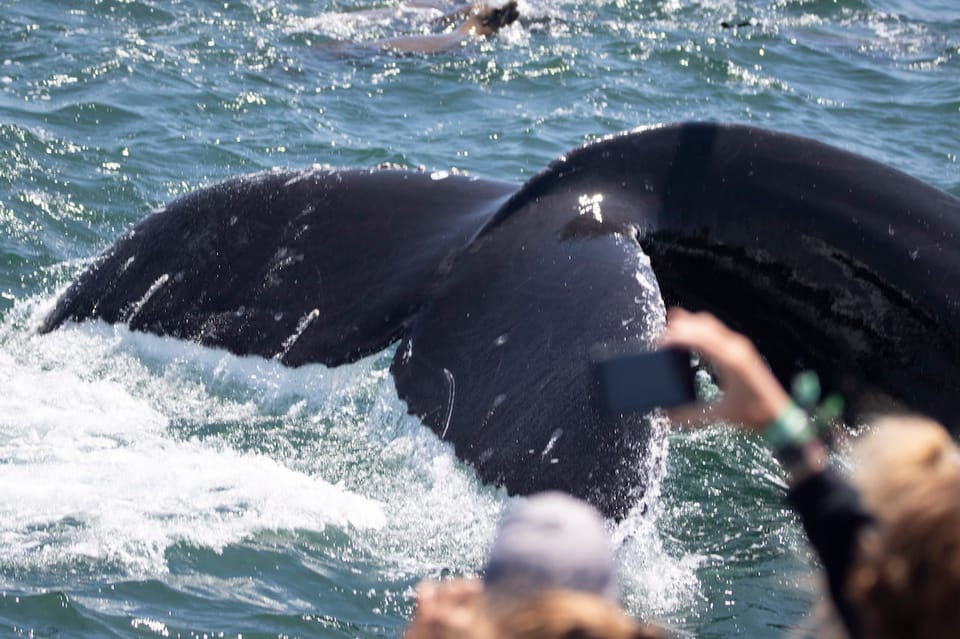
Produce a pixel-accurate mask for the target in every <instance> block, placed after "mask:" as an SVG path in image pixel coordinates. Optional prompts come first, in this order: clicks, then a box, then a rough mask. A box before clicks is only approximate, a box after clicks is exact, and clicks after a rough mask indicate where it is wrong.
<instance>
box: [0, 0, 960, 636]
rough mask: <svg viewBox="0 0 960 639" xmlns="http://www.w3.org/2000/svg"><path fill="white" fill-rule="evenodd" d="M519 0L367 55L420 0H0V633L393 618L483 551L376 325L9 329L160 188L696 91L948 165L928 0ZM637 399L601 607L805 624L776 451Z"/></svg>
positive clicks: (947, 94) (950, 77) (719, 115)
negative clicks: (323, 351)
mask: <svg viewBox="0 0 960 639" xmlns="http://www.w3.org/2000/svg"><path fill="white" fill-rule="evenodd" d="M371 9H376V10H377V11H374V12H368V11H366V10H371ZM520 11H521V14H522V18H521V21H520V23H518V24H515V25H512V26H510V27H509V28H507V29H505V30H504V31H503V32H501V34H500V35H499V36H498V37H496V38H493V39H490V40H488V41H485V42H482V43H470V44H467V45H466V46H464V47H462V48H460V49H458V50H455V51H451V52H446V53H440V54H435V55H395V54H390V53H385V52H382V51H378V50H376V49H375V48H373V47H370V46H365V45H363V43H365V42H369V41H371V40H374V39H377V38H383V37H391V36H394V35H397V34H401V33H416V32H420V30H422V29H425V28H427V27H426V26H425V25H427V24H428V23H429V21H430V20H431V19H432V18H434V17H436V15H437V13H436V12H435V11H431V10H428V9H415V8H409V7H402V6H399V5H397V4H395V3H394V2H393V1H392V0H388V1H387V2H379V1H378V0H342V1H340V2H307V1H305V0H295V1H289V2H279V1H275V0H217V1H215V2H214V1H212V0H210V1H204V0H179V1H175V0H171V1H166V2H160V1H150V0H88V1H85V2H78V1H58V2H54V1H51V0H30V1H29V2H27V1H26V0H22V1H15V0H0V637H3V638H6V637H33V638H40V637H57V638H74V637H76V638H100V637H243V638H245V639H249V638H250V637H258V638H267V637H360V638H369V637H379V636H386V637H396V636H398V635H399V634H400V633H401V632H402V630H403V628H404V626H405V624H406V622H407V620H408V619H409V617H410V614H411V612H412V608H413V587H414V586H415V584H416V583H417V581H419V580H420V579H422V578H425V577H430V578H436V577H441V576H446V575H458V574H472V573H475V572H476V571H478V570H479V568H480V567H481V566H482V562H483V558H484V552H485V550H486V547H487V545H488V544H489V542H490V540H491V537H492V534H493V531H494V526H495V523H496V521H497V518H498V516H499V515H500V513H501V511H502V509H503V508H504V507H505V506H507V505H508V504H509V503H510V501H511V498H510V497H508V496H507V495H506V494H505V493H504V492H503V491H502V490H498V489H496V488H493V487H490V486H485V485H482V484H480V483H479V482H478V481H477V480H476V478H475V477H474V476H473V474H472V473H471V471H470V469H469V468H467V467H465V466H464V465H463V464H461V463H459V462H458V461H457V459H456V458H455V457H454V456H453V454H452V451H451V449H450V447H448V446H447V445H445V444H443V443H441V442H440V441H439V440H438V439H437V438H436V437H435V436H434V435H433V434H432V433H431V432H430V431H429V430H428V429H426V428H424V427H423V426H422V425H421V424H420V423H419V422H418V420H417V419H416V418H413V417H410V416H408V415H407V414H406V409H405V406H404V404H403V403H402V402H401V401H399V400H398V398H397V395H396V392H395V390H394V387H393V382H392V379H391V378H390V376H389V373H388V371H387V368H388V365H389V361H390V357H391V353H390V352H389V351H387V352H384V353H380V354H378V355H375V356H372V357H370V358H367V359H365V360H363V361H360V362H358V363H356V364H353V365H349V366H344V367H341V368H337V369H333V370H331V369H326V368H324V367H322V366H305V367H302V368H299V369H296V370H292V369H286V368H283V367H282V366H279V365H278V364H277V363H276V362H273V361H266V360H262V359H257V358H239V357H235V356H232V355H229V354H226V353H224V352H220V351H215V350H211V349H205V348H201V347H198V346H195V345H192V344H187V343H183V342H178V341H175V340H171V339H164V338H157V337H154V336H149V335H142V334H136V333H131V332H130V331H127V330H125V329H122V328H116V327H111V326H107V325H105V324H96V323H90V324H83V325H79V326H77V325H73V326H68V327H65V328H64V329H62V330H59V331H56V332H54V333H52V334H49V335H44V336H39V335H37V334H36V332H35V327H36V325H37V322H38V321H39V319H40V318H41V317H43V315H44V314H45V313H46V312H47V311H48V310H49V309H50V308H51V306H52V304H53V301H54V300H55V298H56V296H57V294H58V293H59V292H61V291H62V290H63V288H64V287H65V286H66V285H67V284H68V283H69V282H70V281H71V280H72V279H73V278H74V277H75V276H76V275H77V274H78V273H80V272H81V271H82V270H83V269H84V268H85V266H86V265H87V264H89V263H90V261H91V260H92V259H93V258H94V257H95V256H96V255H97V254H98V253H99V252H101V251H102V250H104V249H105V248H106V247H108V246H109V245H110V244H111V243H112V241H113V240H114V239H115V238H116V237H117V236H118V235H119V234H120V233H121V232H122V231H123V230H124V229H126V228H127V227H129V226H130V225H131V224H132V223H134V222H135V221H137V220H139V219H140V218H142V217H143V216H145V215H146V214H147V213H148V212H149V211H151V210H152V209H154V208H156V207H158V206H160V205H162V204H163V203H164V202H167V201H169V200H171V199H173V198H174V197H176V196H178V195H181V194H183V193H186V192H188V191H190V190H192V189H195V188H197V187H199V186H203V185H207V184H211V183H214V182H216V181H219V180H221V179H225V178H227V177H231V176H235V175H239V174H243V173H250V172H255V171H259V170H263V169H268V168H273V167H288V168H300V167H306V166H310V165H312V164H317V163H319V164H331V165H334V166H344V167H347V166H350V167H356V166H361V167H366V166H374V165H377V164H379V163H382V162H392V163H398V164H405V165H409V166H412V167H416V166H421V165H422V166H424V167H428V168H429V169H436V170H449V169H450V168H453V167H455V168H457V169H459V170H461V171H467V172H469V173H470V174H473V175H477V176H482V177H489V178H496V179H503V180H511V181H515V182H517V183H520V182H522V181H523V180H525V179H527V178H528V177H530V176H531V175H533V174H535V173H536V172H537V171H539V170H540V169H541V168H542V167H544V166H545V165H546V164H547V163H548V162H549V161H550V160H552V159H553V158H555V157H556V156H558V155H561V154H563V153H564V152H566V151H567V150H569V149H571V148H573V147H576V146H578V145H580V144H583V143H585V142H589V141H591V140H595V139H597V138H600V137H603V136H606V135H609V134H611V133H614V132H618V131H621V130H625V129H632V128H635V127H639V126H647V125H652V124H657V123H663V122H673V121H681V120H694V119H696V120H711V121H727V122H739V123H748V124H753V125H759V126H765V127H770V128H774V129H779V130H782V131H788V132H791V133H796V134H801V135H805V136H809V137H813V138H816V139H819V140H821V141H824V142H828V143H831V144H834V145H837V146H840V147H842V148H845V149H848V150H851V151H854V152H857V153H861V154H863V155H866V156H868V157H871V158H873V159H876V160H880V161H882V162H886V163H888V164H890V165H892V166H894V167H897V168H899V169H901V170H903V171H906V172H908V173H910V174H912V175H914V176H915V177H918V178H920V179H922V180H924V181H926V182H928V183H930V184H932V185H935V186H937V187H940V188H942V189H945V190H947V191H949V192H951V193H953V194H955V195H960V163H958V159H957V155H958V153H960V5H958V4H957V3H956V2H955V0H837V1H834V0H770V1H764V2H761V1H751V2H747V1H743V0H702V1H699V2H696V1H687V0H594V1H592V2H583V3H575V2H570V1H568V0H560V1H556V2H549V1H546V0H520ZM723 22H727V23H734V24H739V23H742V22H749V24H748V25H746V26H739V27H733V28H724V27H722V26H721V23H723ZM361 294H362V292H361ZM659 428H660V429H661V432H660V433H659V434H658V435H657V438H658V439H657V441H658V442H659V446H660V447H661V449H662V450H661V452H662V453H663V454H664V455H663V459H664V461H663V462H662V463H661V464H658V465H654V466H652V467H651V468H650V469H649V470H650V472H651V473H652V475H653V476H654V482H653V488H652V489H651V490H650V491H649V492H648V494H647V496H646V497H645V498H644V499H645V503H644V504H642V505H640V506H642V507H639V508H638V509H637V513H636V514H635V515H634V516H632V517H630V518H628V519H626V520H625V521H623V522H620V523H619V524H614V523H612V522H611V523H610V525H609V528H610V536H611V541H612V542H613V543H614V544H615V547H616V548H617V555H618V560H619V564H620V569H621V573H622V581H623V592H624V602H625V604H626V605H627V607H628V608H629V609H630V610H631V611H632V612H634V613H636V614H637V615H640V616H642V617H645V618H656V619H660V620H662V621H663V622H664V623H666V624H668V625H669V626H670V627H671V628H673V629H674V631H675V632H676V633H677V634H679V635H681V636H697V637H718V638H719V637H740V636H746V637H778V636H805V635H806V634H807V633H808V632H809V629H810V627H811V621H810V616H811V615H810V611H811V608H812V607H814V606H815V605H816V604H817V602H818V601H819V599H820V598H819V595H818V594H817V587H816V586H817V582H816V579H815V572H814V568H813V564H812V560H811V557H810V554H809V552H808V551H807V549H806V548H805V546H804V542H803V539H802V536H801V535H800V533H799V531H798V529H797V526H796V522H795V520H794V518H793V516H792V514H791V513H790V511H789V510H788V509H786V508H785V507H784V505H783V502H782V492H783V476H782V473H781V471H780V469H779V468H778V467H777V466H776V464H775V463H774V462H772V461H771V460H770V458H769V456H768V455H767V454H766V453H765V452H764V451H763V450H762V449H761V448H760V447H759V446H758V445H757V443H756V442H754V441H752V440H750V439H748V438H745V437H742V436H739V435H736V434H734V433H731V432H730V431H728V430H726V429H724V428H722V427H715V428H709V429H706V430H704V431H699V432H672V433H668V432H667V429H666V426H665V425H662V424H661V425H660V426H659ZM641 511H643V514H640V512H641Z"/></svg>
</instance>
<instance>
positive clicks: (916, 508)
mask: <svg viewBox="0 0 960 639" xmlns="http://www.w3.org/2000/svg"><path fill="white" fill-rule="evenodd" d="M885 511H886V512H885V513H884V514H883V515H882V516H881V525H880V527H879V528H878V530H877V532H876V533H873V534H868V535H867V536H865V538H864V539H863V540H862V549H861V555H860V559H859V561H858V562H857V564H856V566H855V568H854V570H853V571H852V573H851V575H850V579H849V581H848V584H847V590H848V595H849V597H850V601H851V602H852V603H853V605H854V606H855V607H856V609H857V610H858V613H859V616H860V622H861V626H862V630H863V633H862V634H863V636H865V637H870V638H871V639H903V638H907V637H910V638H918V639H925V638H928V639H935V638H939V637H949V636H955V635H956V633H957V630H958V629H960V467H954V468H951V469H946V470H942V471H940V472H937V473H935V474H932V475H931V476H930V477H928V478H927V479H926V480H924V481H922V482H920V484H918V485H917V486H914V487H913V488H912V489H911V490H910V491H909V494H906V493H904V494H903V495H901V498H900V499H898V500H897V501H896V502H894V503H891V504H889V505H888V506H887V507H886V508H885Z"/></svg>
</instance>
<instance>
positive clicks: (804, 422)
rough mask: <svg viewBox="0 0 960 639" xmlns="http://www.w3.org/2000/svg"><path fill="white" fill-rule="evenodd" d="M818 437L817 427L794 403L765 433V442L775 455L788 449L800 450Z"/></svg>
mask: <svg viewBox="0 0 960 639" xmlns="http://www.w3.org/2000/svg"><path fill="white" fill-rule="evenodd" d="M816 436H817V429H816V427H815V426H814V425H813V423H812V422H811V421H810V419H809V418H808V417H807V414H806V413H805V412H804V411H803V409H801V408H800V407H799V406H797V404H796V403H795V402H793V401H791V402H790V403H789V404H788V405H787V407H786V408H784V409H783V412H781V413H780V416H779V417H777V418H776V419H775V420H773V423H771V424H770V425H769V426H767V427H766V429H764V431H763V440H764V441H765V442H766V444H767V446H768V447H770V449H771V450H773V452H774V454H777V453H779V451H782V450H785V449H788V448H799V447H801V446H803V445H805V444H808V443H810V442H811V441H813V440H814V439H815V438H816Z"/></svg>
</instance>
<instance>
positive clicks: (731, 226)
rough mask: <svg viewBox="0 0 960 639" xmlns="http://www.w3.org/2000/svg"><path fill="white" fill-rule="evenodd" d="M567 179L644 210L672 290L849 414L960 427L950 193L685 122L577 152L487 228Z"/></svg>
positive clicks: (785, 377)
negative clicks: (807, 379) (832, 396)
mask: <svg viewBox="0 0 960 639" xmlns="http://www.w3.org/2000/svg"><path fill="white" fill-rule="evenodd" d="M558 189H563V190H566V191H569V192H570V193H571V194H572V195H571V197H575V196H576V194H578V193H592V194H594V196H593V197H595V198H602V200H603V204H604V206H605V207H606V209H607V210H608V212H609V214H608V215H607V223H608V224H610V225H613V226H615V225H629V224H633V225H635V228H636V229H637V233H638V235H639V238H640V239H639V241H640V244H641V246H642V247H643V250H644V251H645V252H646V253H647V254H649V256H650V259H651V261H652V265H653V270H654V272H655V273H656V276H657V280H658V282H659V284H660V288H661V291H662V292H663V296H664V299H665V302H666V303H667V304H668V305H672V304H680V305H684V306H687V307H690V308H694V309H706V310H709V311H711V312H713V313H715V314H716V315H718V316H719V317H720V318H721V319H723V320H724V321H726V322H727V323H729V324H731V325H732V326H733V327H734V328H736V329H737V330H740V331H742V332H744V333H746V334H748V335H749V336H750V337H751V338H753V339H754V340H755V341H756V342H757V343H758V346H759V347H760V349H761V351H762V352H763V353H764V354H765V356H766V357H767V358H768V360H769V362H770V364H771V366H772V368H773V369H774V372H775V373H777V375H778V377H779V378H780V379H781V381H783V382H784V383H789V381H790V379H791V378H792V377H793V375H794V374H795V373H796V372H798V371H799V370H802V369H805V368H811V369H813V370H816V371H818V372H819V373H820V375H821V377H822V379H823V381H825V383H826V385H827V386H828V387H829V389H830V390H836V391H839V392H841V393H843V394H844V395H845V396H846V397H847V399H848V402H849V404H850V407H851V411H850V417H851V418H852V419H858V418H861V417H863V416H864V415H866V414H868V413H872V412H876V411H886V410H891V409H894V410H912V411H921V412H925V413H927V414H931V415H933V416H935V417H937V418H938V419H940V420H941V421H943V422H944V423H945V424H947V425H948V426H949V427H950V428H951V429H952V430H954V431H956V430H957V429H958V428H960V411H958V408H960V406H958V400H957V399H955V398H956V397H958V393H957V391H960V379H958V363H960V242H958V239H960V200H958V199H957V198H956V197H954V196H952V195H950V194H948V193H945V192H943V191H940V190H938V189H935V188H933V187H931V186H929V185H927V184H924V183H922V182H920V181H919V180H916V179H914V178H912V177H910V176H909V175H907V174H905V173H902V172H900V171H897V170H895V169H893V168H891V167H889V166H886V165H883V164H880V163H878V162H875V161H872V160H870V159H868V158H864V157H862V156H859V155H855V154H852V153H849V152H846V151H843V150H841V149H837V148H835V147H831V146H829V145H825V144H822V143H819V142H817V141H814V140H810V139H807V138H802V137H797V136H792V135H787V134H783V133H778V132H774V131H768V130H764V129H758V128H754V127H746V126H736V125H719V124H706V123H691V124H677V125H671V126H664V127H657V128H653V129H649V130H645V131H639V132H633V133H629V134H625V135H620V136H615V137H613V138H609V139H606V140H603V141H601V142H599V143H595V144H591V145H587V146H585V147H582V148H580V149H578V150H576V151H574V152H572V153H570V154H568V155H567V156H565V157H563V158H561V159H559V160H557V161H556V162H554V163H553V165H551V166H550V167H549V168H548V169H547V170H546V171H544V172H543V173H542V174H540V175H538V176H537V177H535V178H534V179H532V180H531V181H530V182H529V183H528V184H527V185H526V186H525V187H524V189H523V190H522V191H520V192H519V193H517V194H515V195H514V196H513V197H512V198H511V200H510V201H509V202H508V203H507V205H505V206H504V207H503V208H502V209H501V210H500V211H499V212H498V214H497V216H496V217H495V218H494V219H493V220H492V221H491V223H490V224H489V228H495V227H496V225H497V224H499V223H501V222H502V221H503V220H506V219H509V218H511V217H513V216H515V215H518V214H522V213H523V206H524V204H523V203H524V202H526V201H530V200H533V199H537V198H541V197H543V196H544V194H545V193H554V192H556V191H557V190H558ZM945 389H949V390H947V391H946V392H945Z"/></svg>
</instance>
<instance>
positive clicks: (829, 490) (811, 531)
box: [661, 309, 874, 637]
mask: <svg viewBox="0 0 960 639" xmlns="http://www.w3.org/2000/svg"><path fill="white" fill-rule="evenodd" d="M661 345H662V346H664V347H683V348H687V349H690V350H693V351H696V352H698V353H700V355H701V356H702V357H704V358H705V359H706V360H708V361H709V363H710V364H711V365H712V366H713V372H714V375H715V376H716V379H717V383H718V385H719V386H720V389H721V390H722V391H723V398H722V399H720V400H719V401H717V402H715V403H711V404H696V405H692V406H686V407H681V408H679V409H675V410H672V411H670V416H671V418H672V419H674V420H675V421H683V422H687V423H691V424H703V423H713V422H727V423H730V424H734V425H736V426H738V427H739V428H741V429H743V430H745V431H748V432H753V433H757V434H762V435H764V436H765V439H766V440H767V441H768V443H773V444H774V454H775V455H776V456H777V457H778V459H780V461H781V463H782V464H783V465H784V468H785V470H786V471H787V475H788V481H789V483H790V486H791V490H790V492H789V494H788V496H787V499H788V501H789V502H790V504H791V505H792V506H793V507H794V509H795V510H796V511H797V513H798V515H799V516H800V520H801V522H802V524H803V528H804V531H805V532H806V534H807V538H808V539H809V540H810V543H811V545H812V546H813V547H814V549H815V550H816V552H817V555H818V556H819V557H820V560H821V563H822V564H823V567H824V571H825V572H826V574H827V582H828V584H829V588H830V595H831V598H832V599H833V602H834V605H835V606H836V608H837V611H838V612H839V614H840V616H841V618H842V619H843V621H844V624H845V625H846V626H847V629H848V630H849V631H850V634H851V635H852V636H854V637H856V636H857V631H858V622H857V618H856V614H855V611H854V610H853V608H852V606H851V605H850V602H849V601H848V599H847V597H846V595H845V593H844V589H845V586H846V582H847V578H848V576H849V573H850V569H851V567H852V566H853V564H854V562H855V559H856V555H857V551H858V548H859V545H858V544H859V537H860V533H861V532H862V531H863V530H864V528H866V527H869V526H871V525H873V524H874V518H873V517H872V515H870V513H868V512H867V511H866V510H864V508H863V505H862V504H861V501H860V496H859V494H858V493H857V491H856V489H854V488H853V486H852V485H851V484H850V483H849V482H847V481H846V480H845V479H843V478H842V477H841V476H840V475H839V474H838V473H837V472H836V471H834V470H833V469H831V468H830V467H829V464H828V460H827V452H826V448H825V447H824V445H823V443H822V441H821V440H820V439H819V437H816V436H815V431H814V430H812V429H811V427H810V426H809V424H808V423H807V416H806V415H805V414H804V413H803V411H801V410H800V409H799V408H798V407H797V406H796V404H794V403H793V401H792V400H791V399H790V396H789V395H788V394H787V392H786V391H785V390H784V388H783V387H782V386H781V385H780V383H779V382H778V381H777V379H776V377H774V375H773V373H772V372H771V371H770V369H769V368H768V367H767V365H766V363H765V362H764V361H763V358H762V357H761V356H760V353H759V352H758V351H757V349H756V347H755V346H754V345H753V343H752V342H751V341H750V340H749V339H747V338H746V337H745V336H743V335H741V334H739V333H736V332H735V331H732V330H731V329H730V328H728V327H727V326H726V325H724V324H723V323H722V322H721V321H720V320H718V319H717V318H716V317H714V316H713V315H710V314H709V313H689V312H687V311H684V310H683V309H671V310H670V312H669V314H668V321H667V329H666V332H665V333H664V336H663V338H662V340H661Z"/></svg>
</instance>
